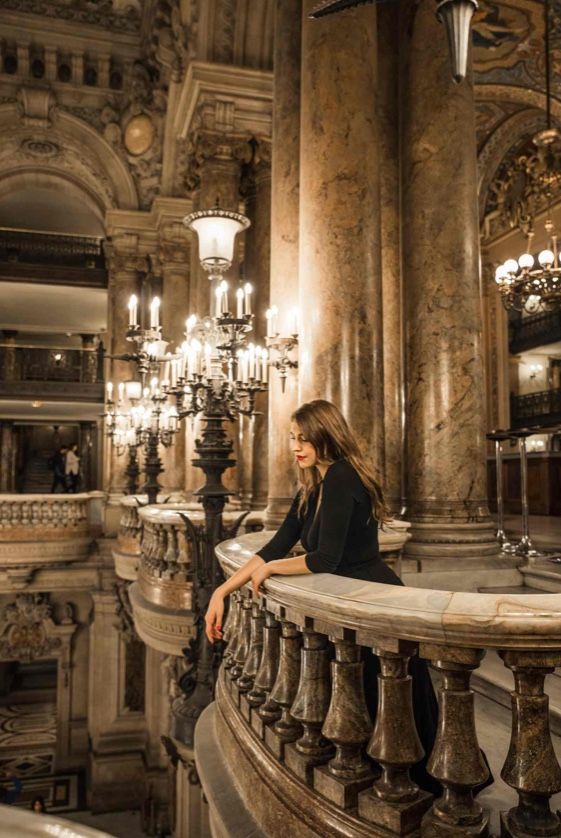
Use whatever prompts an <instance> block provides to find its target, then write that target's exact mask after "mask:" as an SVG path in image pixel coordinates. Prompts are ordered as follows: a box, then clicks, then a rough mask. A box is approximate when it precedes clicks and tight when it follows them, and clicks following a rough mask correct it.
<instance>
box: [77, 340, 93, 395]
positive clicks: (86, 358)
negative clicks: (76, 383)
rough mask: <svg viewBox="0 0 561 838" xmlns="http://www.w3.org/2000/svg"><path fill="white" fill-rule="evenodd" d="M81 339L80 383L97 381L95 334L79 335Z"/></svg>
mask: <svg viewBox="0 0 561 838" xmlns="http://www.w3.org/2000/svg"><path fill="white" fill-rule="evenodd" d="M80 337H81V339H82V383H83V384H95V382H96V381H97V352H96V351H95V348H96V343H95V335H80Z"/></svg>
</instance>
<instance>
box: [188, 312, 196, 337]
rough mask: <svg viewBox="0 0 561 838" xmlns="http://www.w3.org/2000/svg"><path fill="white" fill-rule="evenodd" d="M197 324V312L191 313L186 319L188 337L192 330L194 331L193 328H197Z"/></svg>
mask: <svg viewBox="0 0 561 838" xmlns="http://www.w3.org/2000/svg"><path fill="white" fill-rule="evenodd" d="M196 324H197V315H196V314H191V315H189V317H188V318H187V320H186V321H185V334H186V337H189V335H190V334H191V332H192V331H193V329H194V328H195V326H196Z"/></svg>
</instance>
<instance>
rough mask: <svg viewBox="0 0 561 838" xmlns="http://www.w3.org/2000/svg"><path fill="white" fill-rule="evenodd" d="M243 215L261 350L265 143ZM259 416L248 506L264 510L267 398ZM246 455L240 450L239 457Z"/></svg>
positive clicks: (267, 267)
mask: <svg viewBox="0 0 561 838" xmlns="http://www.w3.org/2000/svg"><path fill="white" fill-rule="evenodd" d="M249 168H250V171H249V177H248V189H247V195H246V213H247V216H248V218H249V219H250V221H251V227H250V228H249V230H248V231H247V233H246V239H245V262H244V266H245V279H246V280H248V281H249V282H251V284H252V285H253V294H252V296H253V310H254V314H255V317H254V321H253V332H252V334H251V339H252V341H253V342H254V343H258V344H259V345H261V346H264V343H265V335H266V332H267V321H266V319H265V316H264V315H265V312H266V310H267V308H268V307H269V300H270V274H271V146H270V144H269V142H267V140H259V141H258V142H256V143H254V154H253V160H252V162H251V164H250V167H249ZM255 409H256V411H257V412H258V415H257V416H255V417H252V418H251V419H249V420H248V421H249V425H250V434H251V435H250V440H249V444H251V446H252V457H251V470H250V474H249V476H250V482H251V506H252V508H253V509H264V508H265V507H266V506H267V484H268V415H267V395H266V394H265V393H259V394H258V395H257V397H256V400H255ZM245 453H246V452H244V451H243V450H241V449H240V456H244V455H245Z"/></svg>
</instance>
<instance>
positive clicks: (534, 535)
mask: <svg viewBox="0 0 561 838" xmlns="http://www.w3.org/2000/svg"><path fill="white" fill-rule="evenodd" d="M505 530H506V532H507V534H508V535H509V536H512V537H514V538H520V536H521V535H522V519H521V517H520V515H505ZM530 537H531V539H532V540H533V541H534V542H535V543H536V544H537V545H538V546H539V547H542V548H543V549H546V550H561V517H559V516H556V515H530Z"/></svg>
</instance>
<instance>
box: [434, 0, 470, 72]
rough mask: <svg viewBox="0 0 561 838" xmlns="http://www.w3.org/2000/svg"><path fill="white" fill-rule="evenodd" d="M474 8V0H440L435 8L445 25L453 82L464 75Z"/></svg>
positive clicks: (439, 18)
mask: <svg viewBox="0 0 561 838" xmlns="http://www.w3.org/2000/svg"><path fill="white" fill-rule="evenodd" d="M476 9H477V2H476V0H440V2H439V4H438V6H437V9H436V16H437V18H438V20H439V21H440V22H441V23H443V24H444V26H445V27H446V35H447V36H448V46H449V49H450V60H451V62H452V77H453V79H454V81H455V82H460V81H461V80H462V79H464V78H465V77H466V73H467V63H468V54H469V45H470V38H471V19H472V17H473V13H474V12H475V10H476Z"/></svg>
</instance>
